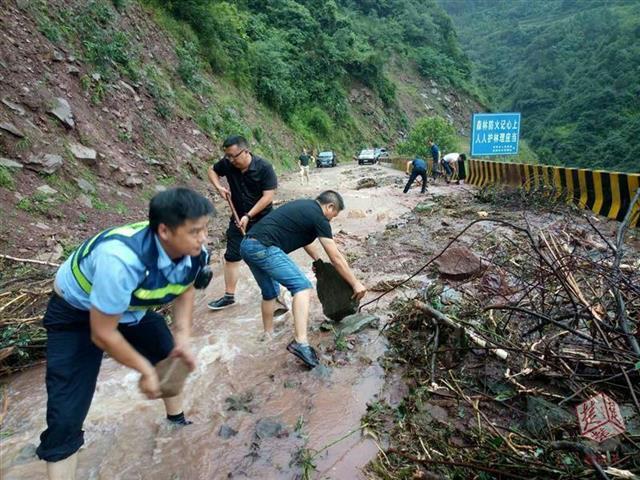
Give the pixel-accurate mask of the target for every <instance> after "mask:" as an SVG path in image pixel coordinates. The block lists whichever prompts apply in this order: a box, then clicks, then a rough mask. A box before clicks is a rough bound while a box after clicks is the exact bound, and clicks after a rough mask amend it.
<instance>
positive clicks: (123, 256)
mask: <svg viewBox="0 0 640 480" xmlns="http://www.w3.org/2000/svg"><path fill="white" fill-rule="evenodd" d="M212 213H213V205H211V203H210V202H209V200H207V199H206V198H204V197H203V196H202V195H200V194H198V193H196V192H194V191H193V190H189V189H187V188H174V189H170V190H166V191H164V192H161V193H158V194H157V195H156V196H154V197H153V198H152V199H151V203H150V204H149V221H145V222H137V223H133V224H130V225H125V226H122V227H116V228H110V229H108V230H105V231H103V232H101V233H99V234H98V235H96V236H94V237H92V238H90V239H88V240H87V241H85V242H84V243H83V244H82V245H80V247H79V248H78V249H77V250H76V251H75V252H74V253H73V255H71V256H70V257H69V258H68V259H67V260H66V261H65V262H64V263H63V264H62V266H61V267H60V268H59V270H58V272H57V274H56V278H55V281H54V284H53V289H54V293H53V295H52V296H51V299H50V301H49V304H48V306H47V311H46V312H45V314H44V318H43V323H44V326H45V328H46V329H47V373H46V384H47V429H46V430H45V431H44V432H42V434H41V435H40V446H39V447H38V449H37V450H36V453H37V454H38V456H39V457H40V458H41V459H42V460H45V461H46V462H47V474H48V477H49V480H73V479H74V478H75V470H76V463H77V452H78V450H79V449H80V447H81V446H82V445H83V443H84V432H83V430H82V425H83V423H84V420H85V418H86V416H87V413H88V411H89V407H90V406H91V400H92V399H93V393H94V391H95V388H96V380H97V378H98V372H99V371H100V364H101V362H102V357H103V354H104V352H106V353H108V354H109V356H111V358H113V359H114V360H115V361H117V362H118V363H121V364H122V365H125V366H127V367H129V368H132V369H134V370H137V371H138V372H139V373H140V375H141V376H140V381H139V387H140V390H141V391H142V393H144V394H145V395H146V396H147V397H148V398H158V397H159V395H160V383H159V379H158V375H157V373H156V370H155V368H154V365H155V364H156V363H158V362H159V361H160V360H163V359H165V358H167V357H168V356H172V357H182V358H183V359H184V361H185V362H186V363H187V365H188V366H189V367H190V368H191V369H193V368H195V358H194V356H193V354H192V353H191V351H190V348H189V338H190V336H191V320H192V316H193V301H194V298H195V291H194V286H196V287H202V286H203V285H200V283H202V282H204V283H206V281H203V274H202V273H203V272H204V271H205V270H206V268H205V267H206V265H207V262H208V258H207V252H206V250H204V248H203V247H204V244H205V242H206V239H207V224H208V221H209V216H210V215H211V214H212ZM209 279H210V277H209ZM204 286H206V285H204ZM171 302H174V308H173V326H174V334H172V333H171V331H170V330H169V328H168V326H167V323H166V321H165V319H164V317H163V316H162V315H160V314H158V313H155V312H153V311H151V310H150V309H152V308H153V307H157V306H162V305H166V304H168V303H171ZM164 404H165V410H166V413H167V420H168V421H169V422H172V423H173V424H176V425H187V424H189V423H190V422H188V421H187V420H186V419H185V417H184V412H183V410H182V398H181V395H178V396H175V397H171V398H165V399H164Z"/></svg>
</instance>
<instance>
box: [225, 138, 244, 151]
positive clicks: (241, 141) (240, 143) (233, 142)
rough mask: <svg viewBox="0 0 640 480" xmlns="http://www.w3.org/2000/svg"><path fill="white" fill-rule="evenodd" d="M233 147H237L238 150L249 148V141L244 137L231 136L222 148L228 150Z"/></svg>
mask: <svg viewBox="0 0 640 480" xmlns="http://www.w3.org/2000/svg"><path fill="white" fill-rule="evenodd" d="M233 145H237V146H238V148H249V142H247V139H246V138H244V137H243V136H242V135H231V136H230V137H227V138H225V139H224V143H223V144H222V148H223V149H227V148H229V147H232V146H233Z"/></svg>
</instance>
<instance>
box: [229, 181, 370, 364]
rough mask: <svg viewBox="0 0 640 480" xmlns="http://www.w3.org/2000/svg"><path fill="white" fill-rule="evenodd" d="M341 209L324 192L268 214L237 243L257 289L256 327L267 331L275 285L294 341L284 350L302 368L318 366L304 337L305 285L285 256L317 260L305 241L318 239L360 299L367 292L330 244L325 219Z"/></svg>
mask: <svg viewBox="0 0 640 480" xmlns="http://www.w3.org/2000/svg"><path fill="white" fill-rule="evenodd" d="M343 209H344V201H343V200H342V196H341V195H340V194H339V193H338V192H335V191H333V190H327V191H325V192H323V193H321V194H320V195H318V197H317V198H316V199H315V200H293V201H291V202H288V203H286V204H284V205H282V206H281V207H280V208H278V209H276V210H274V211H273V212H271V213H270V214H269V215H267V216H266V217H264V218H263V219H262V220H261V221H260V223H258V224H257V225H256V226H254V227H253V228H252V229H251V231H250V232H249V233H248V234H247V236H246V237H245V238H244V239H243V240H242V243H241V244H240V255H242V259H243V260H244V261H245V262H246V263H247V265H249V268H250V269H251V272H252V273H253V276H254V278H255V279H256V282H258V285H259V286H260V290H261V291H262V307H261V308H262V324H263V326H264V330H265V332H266V333H267V334H272V333H273V308H274V302H275V300H276V297H277V296H278V292H279V291H280V285H283V286H284V287H285V288H287V290H289V292H291V295H292V297H293V322H294V340H293V341H292V342H291V343H289V345H288V346H287V350H288V351H289V352H290V353H292V354H294V355H295V356H296V357H298V358H299V359H301V360H302V361H303V362H304V363H305V364H306V365H307V366H308V367H310V368H314V367H316V366H317V365H318V363H319V361H318V356H317V355H316V352H315V350H314V349H313V347H311V346H310V345H309V340H308V338H307V323H308V320H309V303H310V290H311V288H313V286H312V285H311V282H310V281H309V280H308V279H307V277H306V276H305V275H304V273H302V271H301V270H300V268H299V267H298V266H297V265H296V264H295V263H294V262H293V260H291V259H290V258H289V256H288V255H287V254H288V253H290V252H293V251H294V250H297V249H299V248H300V247H303V248H304V249H305V251H306V252H307V254H308V255H309V256H310V257H311V258H312V259H313V261H316V260H318V259H319V258H320V255H319V254H318V251H317V249H316V248H315V247H314V246H312V245H311V243H312V242H313V241H314V240H315V239H316V238H318V239H319V240H320V244H321V245H322V248H323V249H324V251H325V252H326V254H327V256H328V257H329V260H330V261H331V263H332V264H333V266H334V267H335V269H336V270H337V271H338V273H339V274H340V275H341V276H342V278H344V279H345V280H346V281H347V283H348V284H349V285H351V288H353V297H354V298H356V299H358V300H360V299H361V298H362V297H363V296H364V294H365V293H366V292H367V289H366V288H365V286H364V285H363V284H362V283H360V282H359V281H358V280H357V279H356V277H355V275H354V274H353V272H352V271H351V269H350V268H349V264H348V263H347V261H346V260H345V258H344V256H343V255H342V254H341V253H340V251H339V250H338V247H337V246H336V244H335V242H334V241H333V234H332V232H331V225H330V223H329V222H330V221H331V220H333V219H334V218H335V217H336V216H337V215H338V214H339V213H340V212H341V211H342V210H343Z"/></svg>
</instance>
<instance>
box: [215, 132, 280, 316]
mask: <svg viewBox="0 0 640 480" xmlns="http://www.w3.org/2000/svg"><path fill="white" fill-rule="evenodd" d="M222 148H223V150H224V157H223V158H222V159H221V160H219V161H217V162H216V163H215V164H213V165H212V166H211V167H210V168H209V171H208V175H209V180H210V181H211V183H212V184H213V186H214V187H215V188H216V190H217V191H218V193H219V194H220V196H221V197H222V198H223V199H225V200H227V201H231V204H232V205H233V207H234V209H235V211H236V213H237V214H238V223H236V220H235V219H234V216H233V215H232V216H231V219H230V220H229V228H228V229H227V249H226V251H225V253H224V259H225V262H224V292H225V293H224V296H222V297H221V298H219V299H217V300H213V301H211V302H209V305H208V306H209V308H210V309H211V310H222V309H224V308H227V307H230V306H232V305H235V292H236V285H237V284H238V277H239V274H240V261H241V260H242V257H241V256H240V242H241V241H242V238H243V237H244V235H245V234H246V233H247V232H248V231H249V230H251V228H252V227H253V226H254V225H255V224H256V223H257V222H258V221H260V219H261V218H262V217H264V216H265V215H266V214H268V213H269V212H270V211H271V210H272V209H273V197H274V195H275V192H276V188H277V186H278V179H277V177H276V173H275V172H274V170H273V167H272V166H271V164H270V163H269V162H267V161H265V160H264V159H262V158H260V157H258V156H257V155H254V154H252V153H251V152H250V151H249V145H248V143H247V140H246V139H245V138H244V137H242V136H240V135H233V136H231V137H228V138H227V139H226V140H225V141H224V143H223V144H222ZM221 177H226V179H227V183H228V184H229V188H226V187H225V186H224V185H222V183H221V181H220V179H221Z"/></svg>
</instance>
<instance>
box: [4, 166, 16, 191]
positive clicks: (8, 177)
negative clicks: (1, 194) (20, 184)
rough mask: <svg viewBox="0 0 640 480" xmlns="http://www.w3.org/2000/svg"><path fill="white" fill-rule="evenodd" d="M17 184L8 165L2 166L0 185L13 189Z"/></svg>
mask: <svg viewBox="0 0 640 480" xmlns="http://www.w3.org/2000/svg"><path fill="white" fill-rule="evenodd" d="M15 186H16V182H15V180H14V179H13V175H12V174H11V170H9V169H8V168H6V167H0V187H2V188H6V189H7V190H13V189H14V188H15Z"/></svg>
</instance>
